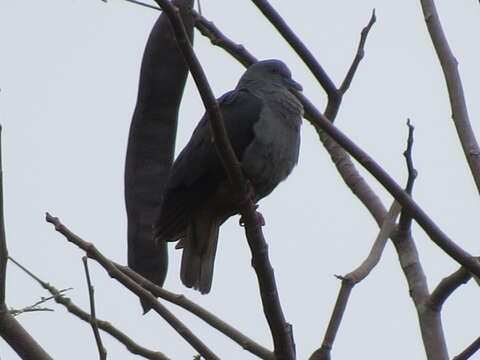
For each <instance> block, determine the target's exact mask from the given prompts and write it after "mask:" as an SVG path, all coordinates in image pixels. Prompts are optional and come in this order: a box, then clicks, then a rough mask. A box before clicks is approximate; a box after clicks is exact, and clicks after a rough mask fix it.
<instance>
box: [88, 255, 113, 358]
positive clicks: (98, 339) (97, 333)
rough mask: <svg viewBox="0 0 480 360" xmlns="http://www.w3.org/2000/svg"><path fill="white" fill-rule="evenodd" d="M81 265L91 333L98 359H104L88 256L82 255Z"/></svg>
mask: <svg viewBox="0 0 480 360" xmlns="http://www.w3.org/2000/svg"><path fill="white" fill-rule="evenodd" d="M82 262H83V267H84V269H85V277H86V278H87V288H88V298H89V300H90V325H91V326H92V331H93V335H94V337H95V342H96V344H97V348H98V355H99V359H100V360H106V358H107V350H106V349H105V347H104V346H103V343H102V338H101V337H100V331H98V324H97V315H96V311H95V290H94V288H93V285H92V281H91V279H90V271H89V269H88V258H87V257H86V256H82Z"/></svg>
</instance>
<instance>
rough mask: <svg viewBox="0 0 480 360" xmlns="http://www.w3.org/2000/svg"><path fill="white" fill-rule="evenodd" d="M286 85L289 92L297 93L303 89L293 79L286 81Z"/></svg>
mask: <svg viewBox="0 0 480 360" xmlns="http://www.w3.org/2000/svg"><path fill="white" fill-rule="evenodd" d="M287 85H288V89H289V90H297V91H302V90H303V87H302V85H300V84H299V83H298V82H296V81H295V80H293V79H288V80H287Z"/></svg>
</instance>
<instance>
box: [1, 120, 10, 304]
mask: <svg viewBox="0 0 480 360" xmlns="http://www.w3.org/2000/svg"><path fill="white" fill-rule="evenodd" d="M3 211H4V210H3V164H2V126H1V125H0V311H6V310H7V309H6V306H5V291H6V290H5V289H6V282H7V261H8V250H7V239H6V237H5V218H4V213H3Z"/></svg>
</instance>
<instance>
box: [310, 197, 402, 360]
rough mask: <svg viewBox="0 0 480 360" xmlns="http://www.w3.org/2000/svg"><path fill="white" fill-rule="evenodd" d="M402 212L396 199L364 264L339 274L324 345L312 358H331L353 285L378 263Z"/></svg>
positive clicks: (317, 359) (318, 359)
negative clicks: (340, 281) (345, 273)
mask: <svg viewBox="0 0 480 360" xmlns="http://www.w3.org/2000/svg"><path fill="white" fill-rule="evenodd" d="M399 213H400V206H399V205H398V203H397V202H396V201H394V202H393V204H392V206H391V207H390V210H389V211H388V214H387V216H386V217H385V221H384V222H383V225H382V227H381V228H380V232H379V233H378V236H377V238H376V239H375V242H374V243H373V246H372V248H371V250H370V253H369V254H368V256H367V258H366V259H365V260H364V261H363V262H362V264H361V265H360V266H359V267H357V268H356V269H355V270H353V271H352V272H350V273H348V274H347V275H345V276H337V277H338V278H339V279H341V280H342V285H341V287H340V291H339V293H338V296H337V301H336V303H335V307H334V309H333V312H332V315H331V317H330V322H329V323H328V327H327V331H326V332H325V337H324V339H323V342H322V346H321V347H320V348H319V349H318V350H316V351H315V352H314V353H313V354H312V355H311V356H310V360H327V359H330V353H331V351H332V347H333V342H334V341H335V337H336V335H337V332H338V329H339V328H340V323H341V322H342V319H343V315H344V313H345V310H346V308H347V303H348V300H349V298H350V294H351V291H352V289H353V287H354V286H355V285H356V284H358V283H359V282H360V281H362V280H363V279H365V278H366V277H367V276H368V274H370V272H371V271H372V269H373V268H374V267H375V266H376V265H377V264H378V262H379V261H380V258H381V256H382V253H383V249H384V248H385V244H386V243H387V240H388V238H389V237H390V235H391V234H392V231H394V229H395V221H396V218H397V216H398V214H399Z"/></svg>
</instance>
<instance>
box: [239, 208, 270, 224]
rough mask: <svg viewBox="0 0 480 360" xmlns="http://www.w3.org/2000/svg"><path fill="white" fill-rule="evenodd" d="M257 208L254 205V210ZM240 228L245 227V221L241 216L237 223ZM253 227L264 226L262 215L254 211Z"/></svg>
mask: <svg viewBox="0 0 480 360" xmlns="http://www.w3.org/2000/svg"><path fill="white" fill-rule="evenodd" d="M257 208H258V205H255V210H256V209H257ZM238 223H239V224H240V226H245V220H244V219H243V216H242V217H241V218H240V220H239V221H238ZM255 225H256V226H265V218H264V217H263V215H262V213H261V212H259V211H255Z"/></svg>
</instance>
